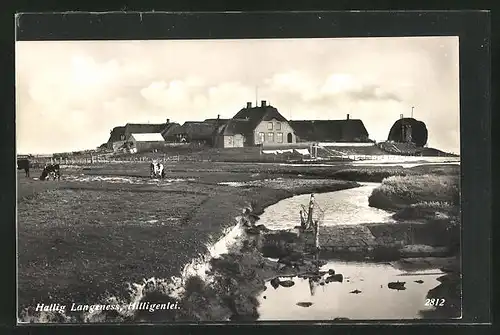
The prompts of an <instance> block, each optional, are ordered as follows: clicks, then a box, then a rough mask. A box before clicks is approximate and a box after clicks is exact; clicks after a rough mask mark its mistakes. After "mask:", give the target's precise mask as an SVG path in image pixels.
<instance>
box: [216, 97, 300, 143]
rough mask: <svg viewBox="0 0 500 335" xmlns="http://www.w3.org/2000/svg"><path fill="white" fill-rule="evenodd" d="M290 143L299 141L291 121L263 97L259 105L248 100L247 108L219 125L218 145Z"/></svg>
mask: <svg viewBox="0 0 500 335" xmlns="http://www.w3.org/2000/svg"><path fill="white" fill-rule="evenodd" d="M290 143H296V138H295V134H294V131H293V129H292V127H290V125H289V123H288V120H287V119H286V118H285V117H284V116H283V115H281V114H280V113H279V111H278V110H277V109H276V108H275V107H273V106H271V105H267V103H266V101H265V100H262V101H261V105H260V106H256V107H252V103H251V102H247V106H246V107H245V108H243V109H241V110H240V111H239V112H238V113H237V114H236V115H235V116H234V117H233V118H232V119H230V120H228V121H227V122H226V123H223V124H222V125H221V126H219V127H218V128H217V136H216V141H215V146H217V147H222V148H236V147H246V146H255V145H262V146H286V145H287V144H290Z"/></svg>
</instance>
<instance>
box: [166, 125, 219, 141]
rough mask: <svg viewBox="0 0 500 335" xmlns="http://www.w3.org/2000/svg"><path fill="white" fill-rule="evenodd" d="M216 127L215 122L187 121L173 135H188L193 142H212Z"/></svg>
mask: <svg viewBox="0 0 500 335" xmlns="http://www.w3.org/2000/svg"><path fill="white" fill-rule="evenodd" d="M216 126H217V125H216V123H214V122H205V121H186V122H184V124H183V125H182V126H180V127H177V128H176V129H175V130H174V131H173V134H187V136H188V137H189V138H190V139H191V140H212V137H213V134H214V130H215V129H216Z"/></svg>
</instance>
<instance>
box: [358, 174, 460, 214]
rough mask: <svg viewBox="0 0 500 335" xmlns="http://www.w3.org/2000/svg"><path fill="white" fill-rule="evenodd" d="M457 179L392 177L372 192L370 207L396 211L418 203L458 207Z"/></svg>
mask: <svg viewBox="0 0 500 335" xmlns="http://www.w3.org/2000/svg"><path fill="white" fill-rule="evenodd" d="M459 199H460V192H459V178H458V176H450V175H411V176H392V177H389V178H386V179H384V180H383V181H382V184H381V185H380V186H379V187H377V188H376V189H375V190H373V192H372V194H371V195H370V197H369V199H368V202H369V204H370V206H372V207H378V208H383V209H388V210H398V209H401V208H404V207H407V206H410V205H413V204H417V203H419V202H429V203H432V202H435V201H438V202H446V203H450V204H451V205H459Z"/></svg>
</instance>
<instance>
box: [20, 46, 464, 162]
mask: <svg viewBox="0 0 500 335" xmlns="http://www.w3.org/2000/svg"><path fill="white" fill-rule="evenodd" d="M16 76H17V78H16V90H17V103H16V105H17V108H16V109H17V110H16V130H17V152H18V153H35V154H36V153H53V152H63V151H75V150H83V149H92V148H95V147H97V146H99V145H100V144H102V143H104V142H106V141H107V140H108V138H109V134H110V130H111V129H112V128H113V127H115V126H119V125H124V124H125V123H127V122H136V123H147V122H150V123H160V122H165V120H166V119H167V118H169V119H170V120H171V121H176V122H179V123H183V122H184V121H187V120H193V121H194V120H203V119H205V118H215V117H217V115H218V114H220V116H221V117H222V118H230V117H232V116H233V115H234V114H236V113H237V112H238V111H239V110H240V109H241V108H242V107H244V106H245V104H246V102H247V101H252V102H253V103H255V100H256V87H258V90H257V92H258V94H257V99H258V100H259V101H260V100H267V101H268V102H269V103H270V104H271V105H273V106H275V107H276V108H278V110H279V111H280V112H281V113H282V114H283V116H285V117H286V118H288V119H294V120H303V119H343V118H345V117H346V114H347V113H349V114H350V115H351V118H359V119H362V120H363V122H364V124H365V127H366V128H367V130H368V133H369V135H370V137H371V138H372V139H375V140H385V139H387V135H388V133H389V129H390V127H391V126H392V124H393V123H394V121H395V120H396V119H398V118H399V115H400V114H404V115H405V116H409V115H410V114H411V107H412V106H414V107H415V109H414V117H415V118H417V119H419V120H421V121H424V122H425V123H426V124H427V128H428V129H429V146H432V147H436V148H439V149H442V150H446V151H451V152H457V153H458V152H459V140H460V138H459V60H458V37H425V38H424V37H411V38H359V39H354V38H349V39H347V38H343V39H338V38H337V39H283V40H202V41H200V40H192V41H50V42H46V41H43V42H31V41H30V42H24V41H23V42H16Z"/></svg>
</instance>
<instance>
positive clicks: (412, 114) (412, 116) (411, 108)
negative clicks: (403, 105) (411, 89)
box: [411, 106, 415, 119]
mask: <svg viewBox="0 0 500 335" xmlns="http://www.w3.org/2000/svg"><path fill="white" fill-rule="evenodd" d="M414 108H415V107H413V106H412V107H411V118H412V119H413V109H414Z"/></svg>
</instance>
